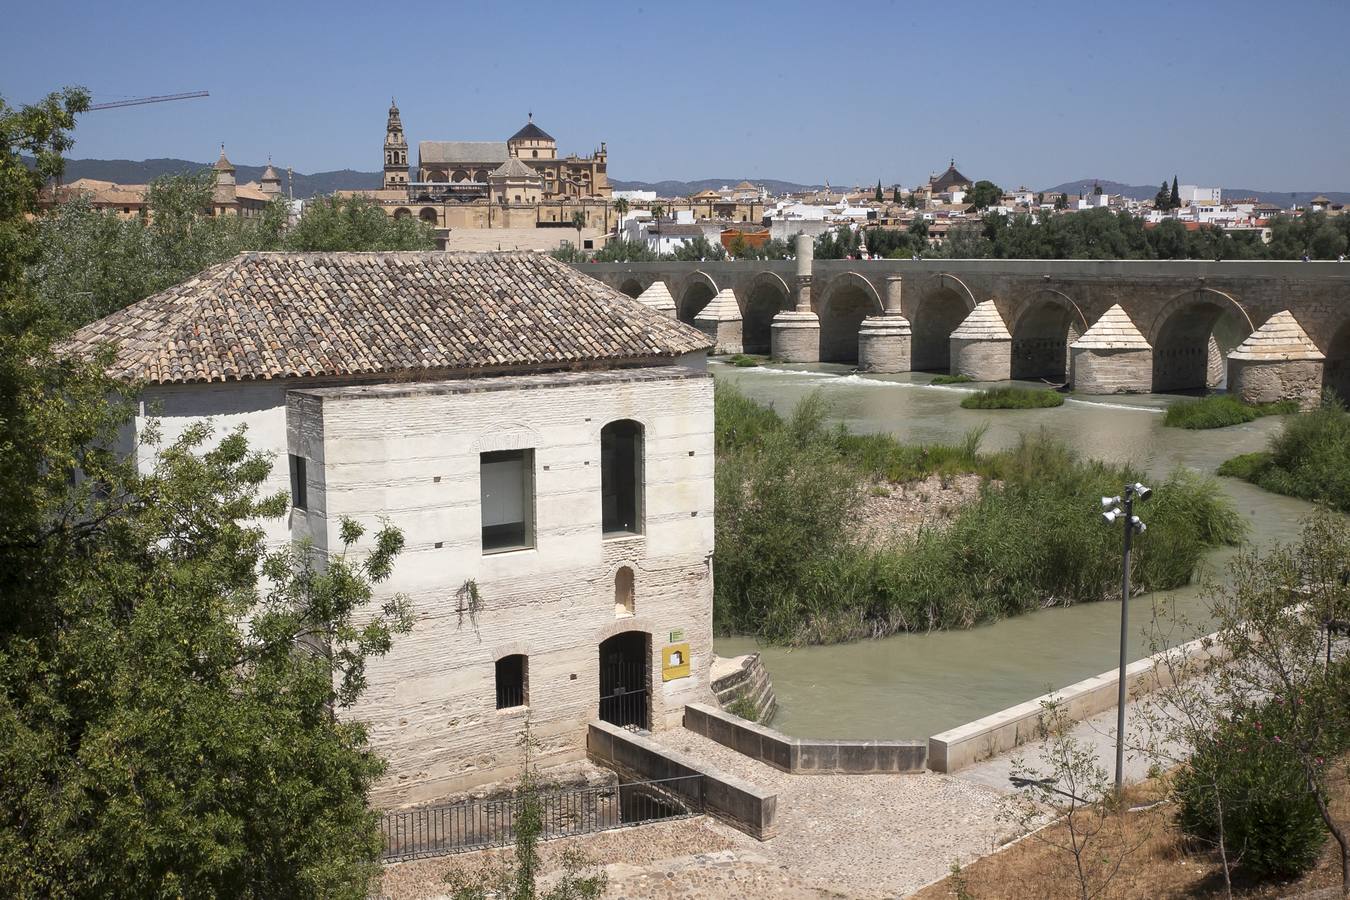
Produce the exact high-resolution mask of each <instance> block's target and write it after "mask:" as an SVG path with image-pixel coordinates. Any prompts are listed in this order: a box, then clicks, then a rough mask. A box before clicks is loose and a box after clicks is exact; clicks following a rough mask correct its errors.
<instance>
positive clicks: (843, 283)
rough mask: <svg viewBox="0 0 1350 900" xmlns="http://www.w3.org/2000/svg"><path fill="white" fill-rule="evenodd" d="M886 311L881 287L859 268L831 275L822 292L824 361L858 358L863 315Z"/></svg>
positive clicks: (822, 348)
mask: <svg viewBox="0 0 1350 900" xmlns="http://www.w3.org/2000/svg"><path fill="white" fill-rule="evenodd" d="M884 311H885V306H884V304H882V302H881V296H880V295H879V294H878V293H877V289H876V288H874V287H872V283H871V282H870V281H868V280H867V279H866V278H864V277H863V276H861V275H859V274H858V273H857V272H845V273H843V274H842V275H836V276H835V277H834V278H831V279H830V283H829V284H828V285H826V286H825V290H824V292H822V294H821V296H820V312H819V315H820V361H821V362H846V363H847V362H853V363H855V362H857V361H858V329H859V328H861V327H862V321H863V319H865V318H867V317H868V316H879V315H881V314H882V313H883V312H884Z"/></svg>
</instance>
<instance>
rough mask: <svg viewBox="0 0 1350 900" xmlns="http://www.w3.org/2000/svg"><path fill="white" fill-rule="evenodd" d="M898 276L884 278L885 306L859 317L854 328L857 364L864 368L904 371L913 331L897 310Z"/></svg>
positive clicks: (898, 294)
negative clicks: (874, 312)
mask: <svg viewBox="0 0 1350 900" xmlns="http://www.w3.org/2000/svg"><path fill="white" fill-rule="evenodd" d="M900 283H901V282H900V276H899V275H894V274H892V275H887V276H886V277H885V279H884V285H885V292H886V293H885V296H884V298H883V302H884V303H885V306H886V310H885V312H884V313H883V314H882V315H879V316H868V317H867V318H865V319H863V321H862V327H861V328H859V329H858V368H859V369H861V370H862V371H864V372H908V371H909V369H910V365H909V363H910V352H909V351H910V342H911V340H912V338H913V332H912V331H911V330H910V327H909V319H906V318H905V317H904V315H903V314H902V313H901V312H900Z"/></svg>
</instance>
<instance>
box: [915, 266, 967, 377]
mask: <svg viewBox="0 0 1350 900" xmlns="http://www.w3.org/2000/svg"><path fill="white" fill-rule="evenodd" d="M948 279H950V281H951V282H956V285H955V286H954V285H953V284H951V283H950V282H949V280H948ZM958 286H959V287H960V288H962V289H963V290H958V289H957V287H958ZM974 308H975V296H974V295H973V294H971V292H970V288H967V287H966V285H965V283H964V282H962V281H961V280H960V279H959V278H956V277H955V276H950V275H948V276H939V277H938V286H937V287H936V288H933V289H930V290H928V291H926V292H924V293H923V294H921V295H920V296H919V301H918V302H917V303H916V304H914V307H913V309H912V311H911V313H910V315H909V323H910V328H911V329H912V331H913V335H914V336H913V337H912V338H911V342H912V343H911V351H910V360H911V363H910V365H911V367H912V368H913V369H914V371H916V372H946V371H948V370H949V369H950V368H951V365H952V345H951V337H952V332H953V331H955V330H956V327H957V326H958V325H960V324H961V323H962V322H963V321H965V318H966V316H968V315H970V311H971V310H973V309H974Z"/></svg>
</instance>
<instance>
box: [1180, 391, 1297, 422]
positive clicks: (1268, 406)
mask: <svg viewBox="0 0 1350 900" xmlns="http://www.w3.org/2000/svg"><path fill="white" fill-rule="evenodd" d="M1296 412H1298V401H1296V400H1282V401H1280V402H1279V403H1243V402H1242V401H1241V400H1239V399H1238V398H1237V397H1232V396H1229V395H1227V394H1213V395H1211V396H1208V397H1202V398H1201V399H1199V400H1181V401H1178V402H1176V403H1173V404H1172V405H1171V406H1169V407H1167V414H1166V415H1165V416H1163V425H1166V426H1167V427H1169V428H1192V429H1201V428H1226V427H1228V426H1229V425H1241V424H1242V423H1243V422H1252V421H1255V420H1256V419H1259V418H1261V417H1262V416H1281V415H1288V414H1290V413H1296Z"/></svg>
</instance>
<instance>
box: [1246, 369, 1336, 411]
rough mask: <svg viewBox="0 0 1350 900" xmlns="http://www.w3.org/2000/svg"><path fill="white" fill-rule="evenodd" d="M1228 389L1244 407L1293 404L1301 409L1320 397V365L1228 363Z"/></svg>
mask: <svg viewBox="0 0 1350 900" xmlns="http://www.w3.org/2000/svg"><path fill="white" fill-rule="evenodd" d="M1228 365H1229V373H1230V375H1231V376H1232V379H1233V384H1232V385H1231V387H1232V389H1233V390H1234V391H1235V392H1236V393H1237V394H1238V395H1239V396H1241V397H1242V399H1243V400H1245V401H1247V402H1248V403H1274V402H1276V401H1279V400H1297V401H1299V405H1300V406H1302V407H1303V408H1304V409H1309V408H1311V407H1313V406H1316V405H1317V403H1318V400H1319V399H1320V398H1321V396H1322V363H1321V362H1319V361H1315V360H1287V361H1272V362H1266V361H1257V360H1246V359H1232V360H1229V361H1228Z"/></svg>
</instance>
